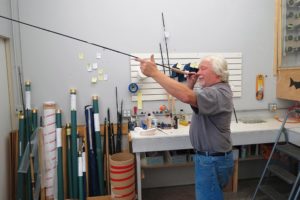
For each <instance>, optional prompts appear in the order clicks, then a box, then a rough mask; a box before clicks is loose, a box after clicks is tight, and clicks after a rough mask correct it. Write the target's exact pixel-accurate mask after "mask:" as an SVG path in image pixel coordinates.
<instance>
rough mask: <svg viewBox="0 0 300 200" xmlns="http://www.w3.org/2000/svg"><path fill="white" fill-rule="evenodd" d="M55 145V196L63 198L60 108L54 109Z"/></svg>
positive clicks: (62, 199) (59, 199) (60, 199)
mask: <svg viewBox="0 0 300 200" xmlns="http://www.w3.org/2000/svg"><path fill="white" fill-rule="evenodd" d="M55 118H56V119H55V122H56V147H57V198H58V200H64V176H63V161H62V142H61V141H62V137H61V130H62V126H61V110H59V109H58V110H56V114H55Z"/></svg>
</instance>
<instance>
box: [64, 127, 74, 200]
mask: <svg viewBox="0 0 300 200" xmlns="http://www.w3.org/2000/svg"><path fill="white" fill-rule="evenodd" d="M66 135H67V171H68V195H67V196H68V197H69V198H73V196H74V195H73V173H72V151H71V125H70V124H69V123H67V125H66Z"/></svg>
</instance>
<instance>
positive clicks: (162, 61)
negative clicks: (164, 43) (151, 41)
mask: <svg viewBox="0 0 300 200" xmlns="http://www.w3.org/2000/svg"><path fill="white" fill-rule="evenodd" d="M159 51H160V56H161V63H162V65H165V63H164V57H163V53H162V48H161V43H159ZM163 70H164V74H166V70H165V68H164V67H163Z"/></svg>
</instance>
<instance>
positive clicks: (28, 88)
mask: <svg viewBox="0 0 300 200" xmlns="http://www.w3.org/2000/svg"><path fill="white" fill-rule="evenodd" d="M25 103H26V104H25V109H26V110H31V82H30V81H25Z"/></svg>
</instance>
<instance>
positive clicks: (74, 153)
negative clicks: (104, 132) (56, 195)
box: [70, 89, 78, 198]
mask: <svg viewBox="0 0 300 200" xmlns="http://www.w3.org/2000/svg"><path fill="white" fill-rule="evenodd" d="M70 96H71V153H72V173H73V183H72V186H73V196H71V198H78V176H77V172H78V159H77V153H78V152H77V119H76V118H77V114H76V89H70Z"/></svg>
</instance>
